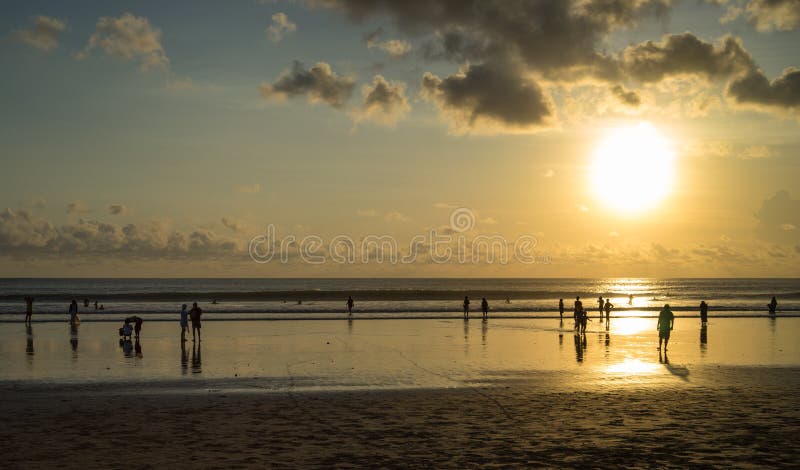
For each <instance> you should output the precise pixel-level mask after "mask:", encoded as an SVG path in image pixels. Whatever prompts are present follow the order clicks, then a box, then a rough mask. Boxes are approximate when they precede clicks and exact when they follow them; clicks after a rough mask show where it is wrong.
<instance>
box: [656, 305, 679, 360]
mask: <svg viewBox="0 0 800 470" xmlns="http://www.w3.org/2000/svg"><path fill="white" fill-rule="evenodd" d="M674 326H675V315H674V314H673V313H672V310H670V309H669V304H664V308H663V309H661V312H660V313H659V314H658V324H657V325H656V329H657V330H658V350H659V351H661V342H662V341H663V342H664V352H665V353H666V352H667V344H668V343H669V335H670V332H671V331H672V328H673V327H674Z"/></svg>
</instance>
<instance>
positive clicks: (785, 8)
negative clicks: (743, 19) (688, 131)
mask: <svg viewBox="0 0 800 470" xmlns="http://www.w3.org/2000/svg"><path fill="white" fill-rule="evenodd" d="M745 14H746V15H747V20H748V21H749V22H750V24H752V25H753V26H754V27H755V28H756V29H757V30H759V31H762V32H766V31H772V30H773V29H777V30H779V31H790V30H794V29H798V28H800V1H798V0H750V1H749V2H748V3H747V7H746V8H745Z"/></svg>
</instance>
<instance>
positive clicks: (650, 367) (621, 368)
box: [605, 358, 659, 375]
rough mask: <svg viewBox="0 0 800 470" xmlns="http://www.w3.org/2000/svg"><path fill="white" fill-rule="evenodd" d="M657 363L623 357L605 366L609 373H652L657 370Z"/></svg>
mask: <svg viewBox="0 0 800 470" xmlns="http://www.w3.org/2000/svg"><path fill="white" fill-rule="evenodd" d="M658 369H659V365H658V364H654V363H652V362H644V361H642V360H640V359H631V358H628V359H625V360H624V361H622V362H618V363H616V364H610V365H609V366H608V367H606V370H605V371H606V372H608V373H609V374H637V375H638V374H653V373H655V372H656V371H658Z"/></svg>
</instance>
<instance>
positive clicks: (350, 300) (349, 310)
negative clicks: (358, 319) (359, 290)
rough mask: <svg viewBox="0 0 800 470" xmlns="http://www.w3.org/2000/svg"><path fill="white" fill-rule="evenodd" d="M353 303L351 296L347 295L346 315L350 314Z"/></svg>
mask: <svg viewBox="0 0 800 470" xmlns="http://www.w3.org/2000/svg"><path fill="white" fill-rule="evenodd" d="M355 304H356V303H355V302H354V301H353V297H352V296H349V295H348V296H347V314H348V315H352V314H353V306H354V305H355Z"/></svg>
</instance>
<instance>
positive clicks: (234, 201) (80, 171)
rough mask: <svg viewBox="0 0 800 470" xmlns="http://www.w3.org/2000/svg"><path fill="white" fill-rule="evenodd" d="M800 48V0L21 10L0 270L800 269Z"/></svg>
mask: <svg viewBox="0 0 800 470" xmlns="http://www.w3.org/2000/svg"><path fill="white" fill-rule="evenodd" d="M797 44H800V1H796V0H793V1H788V0H783V1H781V0H738V1H737V0H728V1H725V0H716V1H711V0H709V1H703V0H683V1H677V0H570V1H562V0H538V1H513V0H508V1H506V0H485V1H480V2H478V1H475V2H471V1H467V0H463V1H462V0H457V1H456V0H426V1H412V0H408V1H390V0H382V1H365V0H352V1H348V0H308V1H299V0H298V1H270V0H266V1H254V0H241V1H229V2H222V1H218V0H194V1H174V2H159V1H146V0H139V1H134V0H127V1H122V0H120V1H116V0H98V1H82V2H59V1H52V0H51V1H39V0H26V1H15V0H8V1H5V2H3V3H2V5H0V67H2V70H3V73H2V74H0V103H2V106H0V156H1V158H2V169H3V171H2V172H0V210H2V213H0V276H3V277H28V276H33V277H71V276H75V277H161V276H163V277H173V276H181V277H229V276H230V277H249V276H258V277H298V276H316V277H327V276H342V277H370V276H389V277H391V276H402V277H415V276H424V277H436V276H452V277H494V276H501V277H601V276H613V277H641V276H649V277H717V276H722V277H725V276H734V277H783V276H794V277H797V276H800V267H798V266H800V190H798V189H797V184H796V181H797V178H798V177H800V161H798V157H800V155H798V153H799V152H798V150H800V132H798V130H800V69H798V68H797V67H800V48H798V47H797ZM651 134H652V135H654V136H657V138H656V137H653V138H648V139H645V138H644V137H642V136H648V135H651ZM613 136H617V140H616V141H614V142H617V143H616V144H615V146H612V147H610V150H609V145H611V144H609V143H608V142H611V141H613V138H612V137H613ZM602 149H606V151H607V152H608V153H609V155H610V157H609V158H611V160H609V161H610V162H611V163H603V164H602V165H601V164H599V163H598V162H599V161H601V160H598V159H599V158H600V157H599V156H598V155H600V154H602V151H603V150H602ZM662 154H663V155H668V157H667V158H666V160H664V162H666V163H665V164H666V165H667V166H664V167H661V166H658V165H657V164H656V163H655V162H656V160H657V159H658V158H659V155H662ZM620 156H623V157H624V158H623V160H619V157H620ZM603 161H604V162H605V160H603ZM620 161H623V162H626V163H625V164H624V165H620V164H619V162H620ZM615 162H616V163H615ZM664 162H662V163H664ZM618 165H620V166H618ZM599 167H603V170H604V172H603V173H600V170H599V169H598V168H599ZM631 168H638V170H637V172H634V171H633V170H631ZM601 174H602V175H604V176H603V178H605V179H601V180H600V181H598V178H599V175H601ZM654 188H657V189H658V190H657V191H655V192H654ZM650 196H652V197H653V198H654V200H653V201H652V203H651V204H649V205H647V207H640V206H644V201H645V200H649V199H648V198H649V197H650ZM621 206H625V207H627V208H621ZM631 207H633V209H631ZM434 239H436V240H438V241H439V242H441V244H440V245H438V246H437V247H434V246H433V244H432V243H431V240H434ZM420 240H424V241H423V242H421V243H420V242H419V241H420ZM476 240H480V242H476ZM498 240H502V243H504V244H505V245H504V246H505V251H503V250H504V249H503V248H498V247H497V246H496V245H491V243H490V241H498ZM415 241H416V243H415ZM476 243H477V244H476ZM481 243H484V244H483V245H481ZM489 246H491V247H490V248H487V247H489ZM476 247H477V248H476ZM481 247H483V248H484V251H481ZM448 249H449V251H448ZM348 250H349V251H348ZM442 250H444V251H442ZM492 250H495V251H492ZM490 251H492V253H494V254H495V255H496V256H489V254H490ZM269 253H274V256H272V257H270V256H269ZM343 253H344V255H343ZM443 253H444V254H447V253H450V254H452V256H449V257H446V256H440V255H442V254H443ZM464 253H466V255H464V256H459V254H464ZM348 254H352V255H353V256H352V258H351V257H349V256H346V255H348ZM379 255H383V258H381V257H380V256H379ZM393 255H394V256H393ZM445 258H446V259H445ZM393 261H395V262H393Z"/></svg>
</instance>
